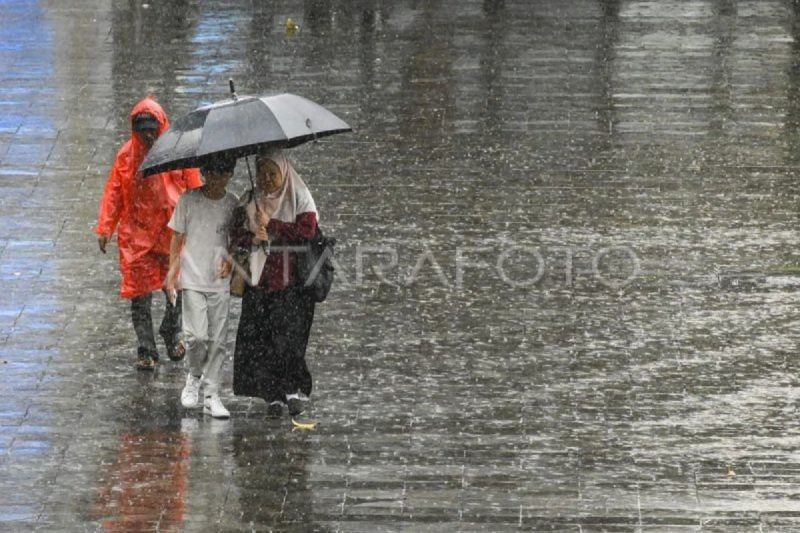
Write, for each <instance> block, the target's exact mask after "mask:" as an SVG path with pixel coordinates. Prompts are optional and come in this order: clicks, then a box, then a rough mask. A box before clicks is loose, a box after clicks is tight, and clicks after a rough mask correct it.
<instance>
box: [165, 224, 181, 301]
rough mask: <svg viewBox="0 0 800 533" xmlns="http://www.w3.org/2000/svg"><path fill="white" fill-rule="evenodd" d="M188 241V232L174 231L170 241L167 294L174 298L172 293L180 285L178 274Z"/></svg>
mask: <svg viewBox="0 0 800 533" xmlns="http://www.w3.org/2000/svg"><path fill="white" fill-rule="evenodd" d="M185 242H186V234H185V233H178V232H177V231H173V232H172V240H171V241H170V243H169V271H168V272H167V283H166V289H167V295H168V296H169V297H170V299H172V296H171V295H172V294H174V293H175V291H177V290H178V289H179V288H180V287H179V286H178V276H179V275H180V272H181V250H182V249H183V245H184V243H185Z"/></svg>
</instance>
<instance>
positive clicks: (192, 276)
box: [168, 189, 239, 292]
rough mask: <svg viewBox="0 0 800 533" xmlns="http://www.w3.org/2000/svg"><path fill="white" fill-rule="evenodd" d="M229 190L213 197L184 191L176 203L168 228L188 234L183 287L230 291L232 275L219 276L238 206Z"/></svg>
mask: <svg viewBox="0 0 800 533" xmlns="http://www.w3.org/2000/svg"><path fill="white" fill-rule="evenodd" d="M238 203H239V202H238V200H237V199H236V196H234V195H233V194H231V193H229V192H226V193H225V196H223V197H222V198H220V199H219V200H211V199H210V198H208V197H206V195H205V194H203V191H202V190H200V189H193V190H189V191H186V192H185V193H183V194H182V195H181V197H180V199H179V200H178V205H177V206H175V211H174V212H173V213H172V218H171V219H170V221H169V224H168V225H169V227H170V228H172V230H173V231H176V232H177V233H183V234H185V235H186V243H185V245H184V248H183V252H182V254H181V287H182V288H184V289H192V290H195V291H201V292H224V291H228V290H230V279H229V278H218V277H217V271H218V270H219V266H220V263H221V262H222V260H223V258H225V256H226V254H227V249H228V229H229V224H230V222H231V215H232V214H233V210H234V209H235V208H236V206H237V205H238Z"/></svg>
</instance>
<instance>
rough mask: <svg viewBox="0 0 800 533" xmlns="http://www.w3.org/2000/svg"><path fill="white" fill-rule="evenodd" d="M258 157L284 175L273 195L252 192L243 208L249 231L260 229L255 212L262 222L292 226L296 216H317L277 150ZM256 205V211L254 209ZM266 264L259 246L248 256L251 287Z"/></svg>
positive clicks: (308, 195) (307, 194)
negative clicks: (288, 223)
mask: <svg viewBox="0 0 800 533" xmlns="http://www.w3.org/2000/svg"><path fill="white" fill-rule="evenodd" d="M259 157H263V158H267V159H270V160H272V161H273V162H274V163H275V164H276V165H277V166H278V168H279V169H280V171H281V174H283V177H284V180H283V185H281V188H280V189H278V190H277V191H275V192H273V193H265V192H263V191H259V190H258V189H257V188H256V190H255V191H253V195H252V196H251V199H250V201H249V202H248V204H247V206H246V208H245V209H246V210H247V218H248V224H249V226H250V231H251V232H253V233H255V232H256V229H257V228H258V227H259V226H260V225H261V224H260V223H259V221H258V216H257V214H258V212H259V211H260V212H261V213H263V216H264V218H265V219H267V220H270V219H273V218H274V219H276V220H280V221H281V222H290V223H294V222H296V221H297V216H298V215H301V214H303V213H314V214H317V216H319V215H318V213H317V206H316V204H315V203H314V198H312V197H311V192H310V191H309V190H308V186H306V184H305V182H303V180H302V179H301V178H300V176H299V175H298V174H297V171H296V170H295V169H294V167H293V166H292V163H291V162H290V161H289V159H288V158H287V157H286V156H285V155H283V153H282V152H281V151H280V150H278V149H274V150H270V151H268V152H265V153H262V154H261V155H260V156H259ZM256 204H258V209H256ZM266 262H267V254H266V253H265V252H264V250H263V248H262V247H260V246H257V247H254V248H253V250H252V253H251V254H250V275H251V277H252V280H253V284H254V285H255V284H257V283H258V280H259V279H261V273H262V271H263V270H264V265H265V264H266Z"/></svg>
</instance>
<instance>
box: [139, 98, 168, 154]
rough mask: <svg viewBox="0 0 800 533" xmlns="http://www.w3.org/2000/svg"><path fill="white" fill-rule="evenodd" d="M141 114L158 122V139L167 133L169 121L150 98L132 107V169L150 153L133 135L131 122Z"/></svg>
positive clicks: (158, 105) (159, 106) (161, 109)
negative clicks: (149, 116)
mask: <svg viewBox="0 0 800 533" xmlns="http://www.w3.org/2000/svg"><path fill="white" fill-rule="evenodd" d="M142 113H147V114H149V115H152V116H154V117H155V119H156V120H157V121H158V130H157V131H158V135H157V136H158V137H160V136H161V134H162V133H164V132H165V131H167V128H169V119H167V114H166V113H165V112H164V108H163V107H161V104H159V103H158V102H156V101H155V100H153V99H152V98H144V99H142V100H140V101H139V103H137V104H136V105H135V106H133V109H132V110H131V114H130V115H129V118H130V121H131V139H130V143H131V155H132V161H131V166H132V167H133V168H134V169H138V168H139V165H141V164H142V161H144V157H145V156H146V155H147V152H149V151H150V149H149V148H148V147H147V146H146V145H145V144H144V143H143V142H142V141H141V140H140V139H139V136H138V135H135V134H134V133H133V120H134V119H135V118H136V117H137V116H138V115H141V114H142Z"/></svg>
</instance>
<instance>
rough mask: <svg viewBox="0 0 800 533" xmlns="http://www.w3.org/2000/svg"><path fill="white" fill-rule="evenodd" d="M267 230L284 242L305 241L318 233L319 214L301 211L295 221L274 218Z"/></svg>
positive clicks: (297, 242) (296, 242)
mask: <svg viewBox="0 0 800 533" xmlns="http://www.w3.org/2000/svg"><path fill="white" fill-rule="evenodd" d="M267 232H268V233H269V234H270V236H272V237H274V238H275V239H276V240H277V241H279V242H281V243H284V244H301V243H304V242H306V241H309V240H311V239H312V238H314V235H316V234H317V214H316V213H314V212H313V211H309V212H307V213H301V214H299V215H297V218H295V221H294V222H283V221H281V220H276V219H274V218H273V219H272V220H270V221H269V226H267Z"/></svg>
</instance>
